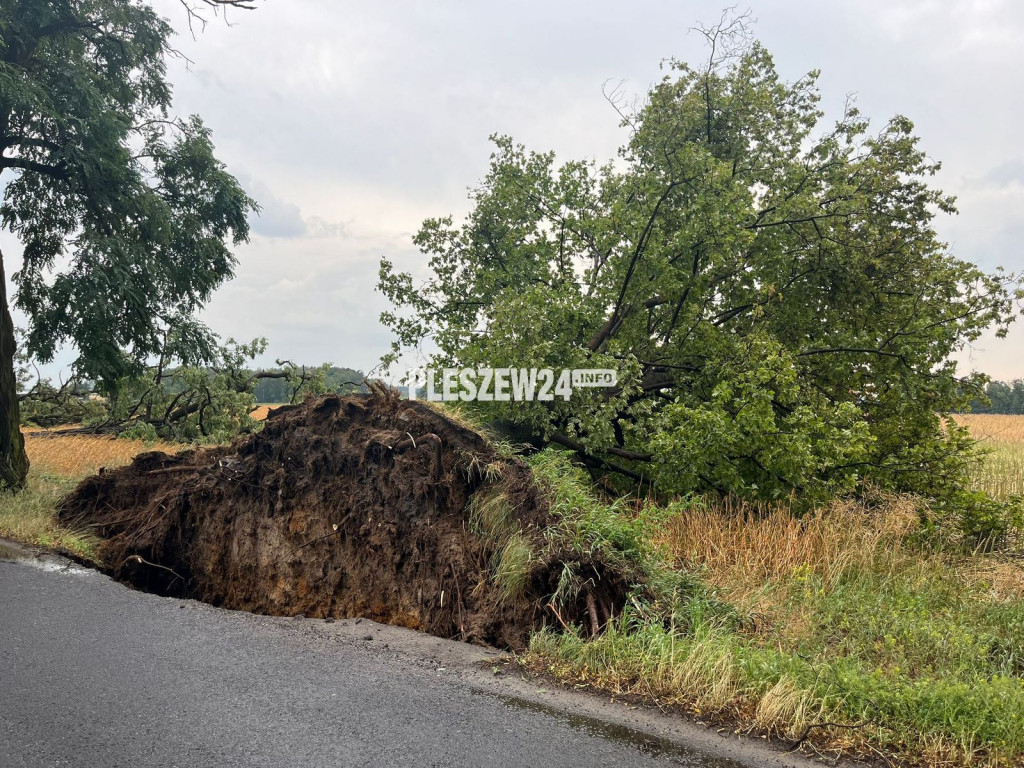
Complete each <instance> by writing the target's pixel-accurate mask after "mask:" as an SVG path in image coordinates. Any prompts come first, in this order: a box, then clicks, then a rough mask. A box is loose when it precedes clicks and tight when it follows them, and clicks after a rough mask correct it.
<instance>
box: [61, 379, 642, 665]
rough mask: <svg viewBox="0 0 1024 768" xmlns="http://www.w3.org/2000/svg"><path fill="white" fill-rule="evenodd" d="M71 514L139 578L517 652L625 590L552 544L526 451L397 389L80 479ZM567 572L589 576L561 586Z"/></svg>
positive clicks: (298, 411)
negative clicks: (499, 446) (574, 585)
mask: <svg viewBox="0 0 1024 768" xmlns="http://www.w3.org/2000/svg"><path fill="white" fill-rule="evenodd" d="M489 506H490V510H489V511H488V507H489ZM59 515H60V518H61V520H62V521H63V522H65V523H69V524H75V525H86V526H90V527H92V528H93V529H94V530H95V531H96V532H97V533H98V534H99V535H100V537H101V538H102V539H103V544H102V546H101V556H102V558H103V561H104V563H105V564H106V567H107V570H108V571H109V572H110V573H111V574H112V575H113V576H114V577H115V578H117V579H120V580H122V581H126V582H128V583H131V584H133V585H135V586H137V587H139V588H141V589H146V590H149V591H153V592H157V593H160V594H166V595H176V596H185V597H192V598H196V599H199V600H203V601H206V602H209V603H212V604H214V605H219V606H223V607H226V608H233V609H240V610H247V611H253V612H257V613H266V614H274V615H285V616H291V615H296V614H300V613H301V614H305V615H306V616H309V617H328V616H332V617H348V616H363V617H367V618H370V619H374V620H377V621H382V622H387V623H391V624H398V625H402V626H407V627H412V628H416V629H421V630H424V631H427V632H430V633H432V634H435V635H440V636H443V637H458V638H461V639H464V640H468V641H473V642H481V643H491V644H496V645H499V646H506V647H512V648H520V647H522V646H523V645H524V644H525V642H526V641H527V638H528V636H529V633H530V631H531V630H532V629H533V628H534V627H536V626H538V625H540V624H541V623H542V622H548V623H555V622H554V619H555V618H557V620H558V622H560V623H562V624H565V625H573V624H579V625H580V626H581V627H583V628H584V631H586V632H594V631H596V630H597V629H598V628H599V627H600V626H602V625H603V624H604V623H605V622H607V621H608V620H610V619H611V618H612V617H614V616H616V615H617V614H618V613H619V612H620V611H621V610H622V605H623V603H624V601H625V600H626V597H627V594H628V590H629V588H630V585H629V584H628V583H627V579H626V577H625V576H623V575H622V574H621V573H619V572H617V571H616V570H615V569H614V568H611V567H609V566H608V564H606V563H603V562H601V561H600V560H592V561H589V560H586V559H584V560H583V561H581V560H580V556H579V553H573V554H571V556H569V557H560V556H559V555H558V553H557V552H552V551H551V550H552V548H551V547H550V546H546V544H547V542H548V541H549V539H548V538H546V537H545V531H546V530H547V529H548V526H549V525H550V524H551V518H550V512H549V509H548V504H547V502H546V500H545V498H544V496H543V494H542V493H541V491H540V490H539V488H538V486H537V484H536V483H535V482H534V480H533V477H532V475H531V472H530V469H529V468H528V467H527V466H526V465H525V464H524V463H523V462H522V461H520V460H519V459H517V458H507V457H503V456H501V455H499V454H498V453H497V452H496V451H495V449H494V448H493V447H492V446H491V445H490V444H489V443H488V442H487V440H486V439H485V438H483V437H482V436H481V435H479V434H478V433H476V432H475V431H473V430H471V429H468V428H466V427H465V426H462V425H461V424H459V423H457V422H456V421H453V420H452V419H450V418H448V417H446V416H445V415H443V414H442V413H440V412H439V411H437V410H435V409H433V408H431V407H429V406H428V405H426V404H423V403H417V402H409V401H402V400H400V399H398V397H397V396H396V395H395V394H394V393H392V392H390V391H377V392H374V393H373V394H371V395H365V396H364V395H355V396H346V397H340V396H334V395H329V396H325V397H321V398H318V399H314V400H310V401H307V402H306V403H305V404H303V405H301V406H294V407H285V408H280V409H277V410H276V411H274V412H272V413H271V415H270V418H269V419H268V421H267V424H266V426H265V428H264V429H263V430H262V431H261V432H259V433H257V434H253V435H247V436H244V437H240V438H238V439H236V440H235V442H234V443H233V444H232V445H231V446H228V447H219V448H212V449H204V450H198V451H186V452H184V453H180V454H178V455H174V456H172V455H168V454H165V453H159V452H151V453H145V454H142V455H140V456H138V457H137V458H136V459H135V461H134V462H133V463H132V464H131V465H129V466H127V467H122V468H120V469H115V470H112V471H104V470H101V471H100V474H98V475H96V476H93V477H90V478H87V479H86V480H84V481H83V482H82V483H81V484H80V485H79V486H78V488H77V489H76V490H75V491H74V492H73V493H71V494H70V495H69V496H68V497H66V498H65V499H64V500H63V501H62V502H61V507H60V510H59ZM567 570H571V571H573V572H574V573H576V574H578V575H580V576H581V577H582V581H581V582H580V583H582V584H583V587H582V588H581V589H577V590H575V591H573V592H572V594H567V595H565V596H563V598H562V599H559V598H558V597H557V596H556V591H557V585H558V582H559V579H560V575H561V574H564V573H566V572H567ZM553 596H555V599H554V600H553Z"/></svg>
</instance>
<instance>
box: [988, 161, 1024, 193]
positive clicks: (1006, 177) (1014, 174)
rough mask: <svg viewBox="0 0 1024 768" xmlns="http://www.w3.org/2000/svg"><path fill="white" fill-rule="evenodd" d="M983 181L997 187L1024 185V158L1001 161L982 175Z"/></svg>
mask: <svg viewBox="0 0 1024 768" xmlns="http://www.w3.org/2000/svg"><path fill="white" fill-rule="evenodd" d="M982 182H983V183H986V184H988V185H991V186H996V187H1008V186H1010V185H1011V184H1020V185H1024V160H1019V159H1014V160H1007V161H1006V162H1005V163H1000V164H999V165H997V166H996V167H995V168H992V169H991V170H990V171H989V172H988V173H986V174H985V175H984V176H983V177H982Z"/></svg>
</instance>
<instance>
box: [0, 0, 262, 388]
mask: <svg viewBox="0 0 1024 768" xmlns="http://www.w3.org/2000/svg"><path fill="white" fill-rule="evenodd" d="M171 33H172V30H171V28H170V27H169V26H168V24H167V23H166V22H165V21H163V20H162V19H160V18H159V17H158V16H157V15H156V13H155V12H154V11H153V10H152V9H151V8H150V7H149V6H148V5H146V4H145V3H141V2H134V1H133V0H16V1H14V2H5V3H3V5H2V6H0V152H2V157H0V175H3V178H4V180H5V181H6V182H7V184H6V187H5V189H4V191H3V199H2V202H0V222H2V226H3V227H4V228H5V229H7V230H9V231H11V232H13V233H14V234H15V235H16V236H17V237H18V238H19V239H20V241H21V243H22V245H23V247H24V256H23V264H22V266H21V268H20V269H19V270H18V271H17V272H15V273H14V275H13V280H14V284H15V286H16V296H15V301H16V306H17V307H18V308H20V309H21V310H23V311H24V312H25V313H26V315H27V316H28V318H29V328H28V335H27V344H28V349H29V351H30V352H31V353H32V354H33V355H34V356H36V357H37V358H39V359H41V360H43V361H46V360H49V359H50V358H52V356H53V354H54V352H55V350H56V349H57V348H58V347H59V346H60V345H61V344H64V343H67V342H70V343H72V344H74V345H75V346H76V347H77V349H78V352H79V353H80V356H79V359H78V362H77V367H78V370H79V373H80V374H82V375H84V376H88V377H93V378H101V379H106V380H109V381H114V380H116V379H117V378H119V377H120V376H123V375H126V374H127V373H128V372H130V371H133V370H134V371H138V370H140V369H141V367H142V366H143V363H144V361H145V360H146V359H147V358H148V357H150V356H152V355H154V354H156V353H158V352H159V351H160V344H161V340H162V339H163V337H164V334H165V332H166V330H167V329H169V328H174V329H175V332H176V334H177V335H178V336H179V337H180V338H184V339H188V340H189V344H188V345H187V349H188V350H189V356H190V357H193V358H195V359H202V358H205V357H209V356H210V355H212V354H213V353H214V348H213V346H212V342H211V334H210V333H209V332H208V331H207V330H206V329H205V328H204V327H203V326H202V325H201V324H200V323H198V321H196V320H195V318H194V316H193V313H194V312H195V310H196V309H198V308H199V307H200V306H202V304H203V303H204V302H205V301H207V300H208V299H209V298H210V295H211V294H212V292H213V291H214V289H216V288H217V287H218V286H219V285H220V284H221V283H222V282H223V281H224V280H225V279H227V278H228V277H230V276H231V274H232V271H233V268H234V265H235V259H234V257H233V256H232V254H231V252H230V250H229V243H231V242H233V243H236V244H237V243H238V242H240V241H242V240H244V239H246V238H247V236H248V231H249V229H248V223H247V220H246V217H247V214H248V213H249V212H250V211H253V210H254V209H255V208H256V205H255V203H254V201H253V200H251V199H250V198H249V197H248V196H247V195H246V194H245V193H244V192H243V191H242V189H241V188H240V187H239V185H238V183H237V182H236V180H235V179H234V177H232V176H231V175H230V174H229V173H228V172H227V171H226V170H225V168H224V165H223V164H222V163H221V162H220V161H219V160H217V158H216V157H215V156H214V152H213V145H212V143H211V140H210V133H209V131H208V130H207V129H206V128H205V127H204V125H203V124H202V122H201V121H200V120H199V118H198V117H195V116H193V117H190V118H187V119H172V118H170V117H169V115H168V110H169V107H170V104H171V89H170V86H169V84H168V83H167V80H166V58H167V56H168V55H169V54H170V53H171V52H172V51H171V49H170V47H169V44H168V39H169V37H170V35H171ZM8 170H11V171H13V172H14V175H13V176H8V175H7V174H6V171H8Z"/></svg>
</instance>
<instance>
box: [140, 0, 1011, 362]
mask: <svg viewBox="0 0 1024 768" xmlns="http://www.w3.org/2000/svg"><path fill="white" fill-rule="evenodd" d="M154 1H155V2H156V4H157V8H158V10H159V11H161V12H162V13H163V14H164V15H166V16H167V17H168V18H170V19H171V21H172V23H174V24H176V25H177V26H178V28H179V29H181V30H183V31H184V23H183V21H182V19H181V10H180V6H179V4H178V2H177V0H154ZM722 6H723V3H722V2H721V0H694V1H693V2H687V3H679V2H675V3H671V2H666V0H636V2H635V3H633V4H632V5H631V6H629V8H626V7H625V6H623V4H621V3H618V2H612V0H593V1H592V2H586V3H584V2H582V0H576V1H574V2H568V1H567V2H564V3H552V2H550V0H524V2H521V3H517V4H515V5H514V6H512V5H508V4H506V5H500V4H494V3H465V2H452V1H451V0H438V2H433V3H422V2H416V1H414V0H395V1H394V2H389V3H357V2H355V1H354V0H337V2H331V3H325V2H322V1H319V2H318V1H317V0H289V2H287V3H284V2H277V3H261V4H259V7H258V9H257V10H255V11H252V12H249V13H244V14H234V15H233V16H232V22H233V25H234V26H231V27H228V26H226V25H224V24H222V23H218V22H213V23H211V24H210V25H208V26H207V28H206V30H205V31H204V32H202V33H201V34H198V35H197V37H196V39H195V40H192V39H191V37H190V36H189V35H188V34H187V31H185V34H183V35H182V36H180V37H179V39H178V40H176V41H175V44H176V47H178V48H180V49H181V50H182V51H183V52H184V53H185V54H186V55H187V56H188V57H189V58H190V59H191V60H192V61H194V62H195V64H194V65H193V66H192V68H191V69H187V68H186V67H185V66H184V65H183V63H182V60H177V61H172V62H171V64H170V74H171V79H172V82H173V83H174V85H175V94H176V99H177V109H178V111H180V112H183V113H188V112H197V113H199V114H200V115H202V116H203V118H204V120H205V121H206V123H207V124H208V125H209V126H210V127H211V129H212V130H213V136H214V139H215V141H216V142H217V147H218V153H219V155H220V156H221V157H222V158H223V159H224V160H225V161H226V162H227V164H228V167H229V169H231V170H233V171H235V172H236V173H237V172H238V169H240V168H244V169H246V170H247V171H248V172H249V173H250V174H251V176H252V177H253V178H254V179H258V180H259V181H260V182H261V183H262V184H263V185H264V186H263V187H262V188H256V189H255V190H254V192H253V194H254V196H255V197H256V198H257V199H259V200H260V201H261V203H263V205H264V208H265V212H264V217H263V219H261V220H254V221H253V227H254V231H255V232H256V233H258V234H263V235H267V238H268V239H266V240H265V242H262V243H256V242H255V240H254V243H253V246H251V247H247V248H245V249H241V250H240V251H239V254H238V255H239V258H240V264H239V269H238V276H237V278H236V279H235V280H234V281H233V282H232V283H231V284H230V285H229V286H226V287H225V288H224V289H223V290H222V291H221V292H219V293H218V294H217V296H216V297H215V299H214V302H213V305H212V306H211V309H210V312H209V314H208V318H209V320H210V323H211V325H213V326H214V327H215V328H216V329H217V330H220V331H221V332H222V333H224V334H225V335H229V334H232V333H233V334H234V335H236V336H243V335H245V334H244V333H241V331H243V330H245V329H246V328H249V329H255V328H258V329H259V334H261V335H266V336H268V337H269V338H270V340H271V345H272V349H273V350H275V352H274V354H283V355H286V356H292V355H294V356H295V357H302V358H303V359H309V360H312V359H318V358H319V357H321V356H322V357H324V358H326V359H334V360H335V362H338V363H339V364H346V365H355V366H358V367H363V368H366V367H369V366H370V365H372V361H373V360H374V359H376V357H377V356H379V354H381V353H382V352H384V351H385V350H386V348H387V343H388V339H387V335H386V333H385V332H384V331H383V329H381V328H380V326H379V325H378V324H377V323H376V320H375V318H376V315H377V313H378V312H379V311H380V309H381V308H382V307H381V305H382V299H381V297H380V294H377V293H375V292H374V284H375V276H376V265H377V259H378V258H379V257H380V256H381V255H384V256H387V257H388V258H390V259H392V260H393V261H395V262H396V263H399V262H402V261H405V262H406V263H412V264H422V261H423V260H422V259H421V258H418V257H416V255H415V252H414V251H413V249H412V245H411V242H410V237H409V232H410V229H412V230H414V229H415V227H416V224H417V222H418V221H422V219H424V218H427V217H429V216H437V215H445V214H447V213H455V214H456V215H459V214H460V213H462V212H465V210H466V207H467V205H468V204H467V202H466V194H465V192H466V188H467V187H470V186H472V185H474V184H476V183H477V182H478V181H479V180H480V179H481V178H482V177H483V175H484V174H485V172H486V169H487V158H488V155H489V153H490V147H489V146H488V143H487V136H488V135H489V134H491V133H495V132H500V133H509V134H511V135H512V136H514V137H516V138H517V139H518V140H521V141H523V142H524V143H526V144H527V146H529V147H530V148H533V149H538V150H547V149H554V150H556V151H557V152H558V153H559V155H560V156H561V157H563V158H568V157H596V158H597V159H598V160H605V159H610V158H612V157H613V156H614V153H615V149H616V147H617V146H619V145H620V144H621V143H622V142H623V141H624V140H626V138H627V135H626V134H625V133H624V131H623V130H622V129H621V128H620V127H619V126H618V118H617V116H616V115H615V113H614V111H613V110H612V109H611V107H610V106H609V105H608V104H607V103H605V101H604V99H603V98H602V95H601V86H602V84H603V83H604V82H605V81H607V80H612V81H614V82H618V81H619V80H620V79H626V80H627V84H626V91H627V96H632V95H633V94H637V95H640V96H641V97H642V96H643V94H644V93H645V91H646V90H647V87H648V85H649V84H650V83H651V82H654V81H656V80H659V79H660V78H661V77H662V75H663V74H664V73H663V72H662V71H661V70H660V69H659V66H658V65H659V62H660V61H661V60H662V59H663V58H665V57H673V56H674V57H677V58H679V59H682V60H685V61H691V62H694V63H699V62H701V61H703V59H704V56H705V53H704V50H703V46H702V43H701V40H700V36H699V35H694V34H688V33H687V30H688V29H689V28H690V27H692V26H694V25H695V24H696V23H697V22H710V23H713V22H714V21H716V20H717V19H718V18H719V16H720V14H721V8H722ZM753 11H754V15H755V16H756V17H757V24H756V26H755V28H754V33H755V35H756V36H757V37H759V38H760V39H761V40H762V41H763V42H764V43H765V45H766V46H767V48H768V49H769V50H770V51H772V53H773V54H774V56H775V60H776V63H777V65H778V67H779V70H780V72H781V74H782V75H783V77H785V78H787V79H794V78H797V77H799V76H801V75H802V74H804V73H805V72H807V71H808V70H811V69H817V68H820V69H821V71H822V77H821V81H820V83H821V87H822V92H823V100H822V107H823V108H824V109H825V110H826V112H827V114H828V116H829V117H831V118H834V117H837V116H838V114H837V113H838V111H839V110H840V109H841V108H842V104H843V101H844V99H845V96H846V94H848V93H852V92H856V93H857V94H858V105H859V107H860V108H861V110H862V112H863V113H864V114H865V116H867V117H870V118H871V120H872V122H873V124H874V125H875V126H876V127H880V126H881V124H882V123H884V121H885V120H886V119H887V118H889V117H890V116H891V115H893V114H895V113H901V114H906V115H907V116H909V117H910V118H911V119H913V120H914V122H915V124H916V128H917V133H918V134H919V135H920V136H921V147H922V148H923V149H924V150H925V151H926V152H928V154H929V155H930V156H932V157H934V158H935V159H938V160H941V161H942V162H943V166H944V167H943V170H942V172H941V173H940V175H939V176H938V177H937V178H936V179H935V182H936V184H937V185H938V186H941V187H942V188H943V189H945V191H947V192H949V193H951V194H954V195H958V196H959V197H960V199H961V201H962V206H961V207H962V210H963V211H964V213H963V214H962V215H961V216H960V217H958V218H957V219H949V218H947V217H940V218H939V219H937V220H936V226H937V227H938V228H939V232H940V235H942V236H943V237H944V238H946V239H949V240H951V241H952V242H953V245H954V252H955V253H957V255H959V256H961V257H964V258H976V259H977V260H978V261H980V262H981V263H983V264H984V265H985V266H986V267H987V268H990V267H991V266H994V264H995V263H1002V264H1004V265H1005V266H1006V267H1007V268H1009V269H1011V270H1017V271H1019V270H1021V269H1024V253H1021V252H1019V251H1017V250H1016V248H1015V247H1014V244H1015V242H1019V239H1018V240H1016V241H1015V238H1016V234H1015V233H1017V232H1019V231H1020V229H1019V227H1024V209H1022V208H1021V207H1020V206H1017V205H1015V201H1014V200H1012V199H1011V198H1012V196H1013V195H1014V194H1016V192H1015V189H1016V188H1015V187H1013V188H1012V189H1009V192H1008V193H1007V192H1006V191H1004V189H1003V188H1004V187H1005V188H1010V187H1011V186H1012V185H1014V184H1024V160H1021V159H1020V158H1021V151H1020V148H1019V146H1020V142H1019V136H1018V127H1019V126H1020V125H1021V124H1022V123H1024V104H1022V103H1021V102H1020V100H1019V99H1015V98H1010V97H1008V95H1007V94H1011V95H1012V94H1013V93H1016V92H1018V91H1019V90H1020V84H1019V80H1020V72H1021V71H1022V69H1024V48H1022V47H1021V46H1020V45H1019V43H1018V42H1017V41H1019V39H1020V38H1021V37H1022V35H1024V4H1021V3H1013V2H1008V1H1007V0H1003V1H1002V2H1000V0H991V1H990V2H986V3H974V2H970V0H950V1H949V2H948V3H941V4H940V3H932V2H920V1H919V0H865V2H863V3H859V4H835V3H809V2H797V1H796V0H778V2H772V3H767V2H765V3H760V4H757V5H755V6H754V8H753ZM1014 158H1018V159H1014ZM995 197H1000V201H997V202H998V204H999V206H1000V207H999V208H998V210H996V209H995V202H994V201H993V198H995ZM337 222H344V223H337ZM996 230H1000V233H999V234H998V236H997V235H995V234H994V233H995V232H996ZM259 240H264V238H259ZM356 246H358V247H356ZM332 248H333V249H335V250H336V251H337V253H329V251H330V249H332ZM285 249H286V250H285ZM297 260H301V270H302V275H301V279H297V276H296V274H295V273H296V271H297V267H296V261H297ZM289 280H290V281H292V282H286V281H289ZM283 281H285V282H283ZM271 286H278V287H277V288H271ZM278 291H284V292H285V293H286V294H287V296H284V295H280V296H275V295H274V293H275V292H278ZM268 292H269V294H268ZM266 302H271V304H270V306H271V307H272V309H271V310H270V311H267V310H265V309H261V310H256V309H254V308H253V307H264V306H267V304H266ZM339 307H343V308H340V309H339ZM300 310H301V311H300ZM309 313H319V315H320V317H321V318H322V322H319V323H317V324H315V326H316V327H314V324H313V323H311V322H308V321H307V318H308V316H309ZM300 325H301V326H302V327H301V328H300V327H299V326H300ZM229 329H230V330H229ZM1021 330H1022V331H1024V327H1022V329H1021ZM1013 333H1017V332H1016V331H1014V332H1013ZM1011 335H1012V334H1011ZM278 345H284V346H287V347H289V348H283V346H278ZM293 345H294V347H295V348H294V349H292V348H290V347H291V346H293ZM991 349H992V352H991V353H990V352H989V351H988V349H986V350H985V352H984V353H982V352H980V351H979V352H978V355H977V357H976V360H975V362H977V363H978V364H979V365H981V366H982V367H984V366H985V365H986V364H987V362H986V361H987V360H989V359H990V358H988V357H986V355H989V354H991V355H992V357H991V361H992V365H993V367H995V365H996V363H997V362H998V363H999V364H1001V365H1002V364H1005V365H1010V363H1009V362H1007V361H1010V360H1012V365H1014V366H1016V368H1017V370H1018V375H1024V353H1022V352H1021V350H1022V349H1024V344H1021V343H1020V342H1019V341H1016V342H1015V341H1014V340H1013V339H1010V340H1007V341H1006V342H1002V343H1000V344H995V343H993V344H992V345H991ZM320 350H324V351H325V354H323V355H318V354H317V352H318V351H320ZM331 350H333V351H331ZM996 357H998V358H999V360H998V361H997V360H996ZM1005 365H1004V367H1005Z"/></svg>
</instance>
